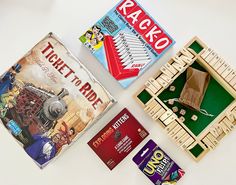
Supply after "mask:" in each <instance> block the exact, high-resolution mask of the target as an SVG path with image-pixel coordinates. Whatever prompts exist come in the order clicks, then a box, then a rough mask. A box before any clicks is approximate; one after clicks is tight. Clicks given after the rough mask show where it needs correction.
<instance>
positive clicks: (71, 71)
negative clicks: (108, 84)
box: [0, 33, 115, 168]
mask: <svg viewBox="0 0 236 185" xmlns="http://www.w3.org/2000/svg"><path fill="white" fill-rule="evenodd" d="M114 103H115V100H114V99H113V97H112V96H111V95H110V94H109V92H107V91H106V89H105V88H104V87H103V86H102V85H101V84H100V83H99V82H98V81H97V80H96V79H95V78H94V77H93V76H92V74H90V72H88V70H87V69H86V68H85V67H84V66H83V65H82V64H81V63H80V61H78V60H77V59H76V58H75V57H73V55H72V54H71V53H70V52H69V50H67V49H66V47H65V46H64V45H63V44H62V43H61V41H60V40H59V39H58V38H57V37H56V36H55V35H54V34H53V33H49V34H48V35H47V36H46V37H45V38H44V39H43V40H41V41H40V42H39V43H38V44H37V45H36V46H34V47H33V48H32V49H31V50H30V51H29V52H28V53H27V54H26V55H25V56H24V57H23V58H21V59H20V60H19V61H18V62H17V63H16V64H15V65H14V66H13V67H12V68H11V69H9V70H8V71H7V72H6V73H5V74H3V75H2V76H1V78H0V119H1V121H2V122H1V123H2V124H3V125H4V126H5V127H6V129H7V130H8V131H9V132H10V133H11V134H12V135H13V136H14V138H15V139H16V140H17V142H18V143H19V144H20V145H21V146H22V148H23V149H24V150H25V152H26V153H27V154H28V155H29V156H30V157H31V158H32V159H33V160H34V161H35V162H36V163H37V164H38V165H39V166H40V167H41V168H43V167H44V166H46V165H47V164H48V163H49V162H50V161H51V160H52V159H54V158H55V157H57V156H59V154H60V153H61V152H62V151H64V150H65V149H66V148H68V146H69V145H71V144H72V143H73V142H74V141H75V140H77V139H78V138H79V136H81V135H82V134H83V133H84V132H85V131H86V130H87V129H88V128H89V127H90V126H92V125H93V123H95V121H96V120H97V119H99V118H100V117H101V116H102V115H103V114H104V113H105V112H106V111H107V110H108V109H109V108H111V106H112V105H113V104H114Z"/></svg>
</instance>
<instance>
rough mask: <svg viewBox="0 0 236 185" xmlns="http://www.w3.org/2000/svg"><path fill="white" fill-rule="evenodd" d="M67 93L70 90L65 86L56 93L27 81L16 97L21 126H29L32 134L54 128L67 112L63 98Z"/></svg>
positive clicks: (16, 107)
mask: <svg viewBox="0 0 236 185" xmlns="http://www.w3.org/2000/svg"><path fill="white" fill-rule="evenodd" d="M67 95H69V92H68V90H66V89H64V88H63V89H62V90H61V91H60V92H59V94H55V93H54V92H52V91H47V90H45V89H43V88H37V87H35V86H34V85H33V84H29V83H27V84H25V86H24V88H23V89H22V90H21V92H20V94H19V95H18V96H17V97H16V106H15V111H16V113H17V114H16V115H18V119H16V120H19V122H18V123H19V124H20V126H23V127H24V126H29V131H30V133H31V134H43V133H45V132H47V131H49V130H50V129H51V128H53V127H54V126H55V124H56V122H57V120H58V119H60V118H62V117H63V116H64V115H65V113H66V112H67V110H68V108H67V104H66V102H65V100H64V99H63V98H64V97H65V96H67Z"/></svg>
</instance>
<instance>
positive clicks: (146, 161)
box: [133, 140, 185, 185]
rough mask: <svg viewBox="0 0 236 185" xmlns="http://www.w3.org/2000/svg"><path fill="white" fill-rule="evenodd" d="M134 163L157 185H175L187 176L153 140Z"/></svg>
mask: <svg viewBox="0 0 236 185" xmlns="http://www.w3.org/2000/svg"><path fill="white" fill-rule="evenodd" d="M133 161H134V162H135V163H136V164H137V165H138V167H139V169H140V170H141V171H142V172H143V173H144V174H145V175H146V176H147V177H148V178H149V179H150V180H151V181H152V182H153V183H154V184H155V185H174V184H176V183H177V182H178V181H179V180H180V179H181V178H182V177H183V176H184V174H185V172H184V170H183V169H182V168H180V167H179V166H178V165H177V164H176V163H175V162H174V161H173V160H172V159H171V158H170V157H169V156H168V155H167V154H166V153H165V152H164V151H163V150H162V149H161V148H160V147H158V146H157V144H156V143H155V142H154V141H153V140H149V141H148V142H147V144H146V145H145V146H144V147H143V148H142V149H141V150H140V151H139V152H138V153H137V155H136V156H135V157H134V158H133Z"/></svg>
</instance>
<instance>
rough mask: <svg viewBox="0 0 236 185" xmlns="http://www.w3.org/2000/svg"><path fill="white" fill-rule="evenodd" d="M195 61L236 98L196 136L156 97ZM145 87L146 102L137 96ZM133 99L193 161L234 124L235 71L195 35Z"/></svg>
mask: <svg viewBox="0 0 236 185" xmlns="http://www.w3.org/2000/svg"><path fill="white" fill-rule="evenodd" d="M194 44H198V45H199V46H200V47H201V49H200V50H199V51H196V50H193V49H192V48H191V46H192V45H194ZM194 61H197V62H198V63H199V64H200V65H201V66H202V67H204V68H205V69H206V70H207V71H208V72H209V73H210V74H211V76H212V77H213V78H214V79H215V80H216V81H217V82H218V83H219V84H220V85H221V86H222V87H224V89H225V90H226V91H228V92H229V93H230V94H231V95H232V97H233V98H234V99H235V100H234V101H233V102H232V103H231V104H230V105H229V106H228V107H227V108H226V109H225V110H224V111H223V112H222V113H221V114H220V115H218V116H217V117H216V119H214V120H213V121H212V122H211V123H210V124H209V125H208V126H207V127H206V128H205V129H204V130H203V131H202V132H201V133H200V134H199V135H198V136H195V135H194V134H193V133H192V131H191V130H190V129H189V128H188V127H187V126H186V125H185V124H184V123H183V122H182V121H181V120H180V119H179V118H178V117H177V115H176V114H175V113H174V112H173V111H172V110H171V109H169V108H168V107H167V106H166V105H165V104H164V103H163V102H162V101H161V100H160V99H159V98H158V96H159V95H160V94H161V93H162V92H163V91H164V90H165V89H166V88H168V87H169V86H170V85H171V84H172V82H173V81H174V80H175V79H176V78H178V77H179V75H180V74H181V73H183V72H184V71H185V70H186V69H187V68H188V67H189V66H190V65H192V64H193V62H194ZM144 90H146V91H147V92H148V93H149V94H150V95H151V99H150V100H149V101H148V102H147V103H145V104H144V103H143V102H142V101H141V100H140V99H139V98H138V96H139V95H140V93H141V92H143V91H144ZM135 99H136V100H137V102H138V103H139V104H140V105H141V106H142V107H143V108H144V110H145V112H147V113H148V114H149V116H151V117H152V118H153V119H154V120H155V121H157V122H159V123H160V124H161V125H162V126H163V127H164V128H165V131H166V132H167V134H168V135H169V136H170V137H171V138H172V139H173V140H174V141H175V142H176V144H177V145H178V146H180V147H181V148H182V149H183V150H185V151H186V152H187V153H188V154H190V155H191V156H192V158H193V159H194V160H195V161H200V160H201V159H202V158H203V157H204V156H205V155H206V154H207V153H208V152H209V151H211V150H214V149H215V147H216V146H217V145H218V143H219V141H220V140H221V139H222V138H223V137H224V136H226V135H228V134H229V133H230V132H231V131H232V130H233V128H234V127H235V125H236V71H235V70H234V69H233V68H231V67H230V65H228V64H227V63H226V62H225V61H224V59H222V58H221V57H220V56H219V55H218V54H217V53H216V52H215V51H214V50H212V49H211V48H209V47H207V45H206V44H204V43H203V42H202V41H201V40H200V39H199V38H198V37H194V38H193V39H192V40H191V41H190V42H189V43H188V44H186V45H185V46H184V48H183V49H181V50H180V51H179V52H178V53H177V54H176V55H175V56H174V57H172V58H171V60H170V61H169V62H168V63H167V64H165V65H163V66H162V67H161V68H160V70H158V72H157V74H156V75H155V76H154V77H152V78H150V79H149V80H148V81H147V82H146V83H145V85H144V87H142V88H141V89H140V90H139V91H138V92H137V93H136V94H135ZM195 147H201V149H202V152H201V153H200V154H199V155H198V156H195V155H194V154H193V152H191V150H193V149H194V148H195Z"/></svg>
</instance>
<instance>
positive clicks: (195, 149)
mask: <svg viewBox="0 0 236 185" xmlns="http://www.w3.org/2000/svg"><path fill="white" fill-rule="evenodd" d="M203 151H204V149H203V148H202V147H201V146H200V145H199V144H197V145H196V146H194V147H193V148H192V149H191V150H190V152H191V153H192V154H193V155H194V156H195V157H196V158H197V157H198V156H199V155H200V154H201V153H202V152H203Z"/></svg>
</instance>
